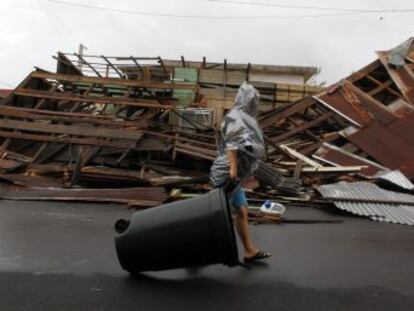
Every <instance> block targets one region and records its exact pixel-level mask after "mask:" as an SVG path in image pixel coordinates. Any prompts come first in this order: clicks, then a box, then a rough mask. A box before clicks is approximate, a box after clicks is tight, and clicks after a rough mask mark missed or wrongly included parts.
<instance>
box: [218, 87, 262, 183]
mask: <svg viewBox="0 0 414 311" xmlns="http://www.w3.org/2000/svg"><path fill="white" fill-rule="evenodd" d="M258 104H259V92H258V91H257V90H256V89H255V88H254V87H253V86H252V85H250V84H247V83H246V82H245V83H243V84H242V85H241V86H240V88H239V90H238V92H237V95H236V99H235V103H234V108H233V109H232V110H231V111H230V112H229V113H228V114H227V115H226V116H225V117H224V120H223V123H222V125H221V134H222V139H221V143H220V146H219V150H218V153H219V154H218V157H217V159H216V160H215V161H214V163H213V165H212V166H211V172H210V181H211V183H212V185H213V187H220V186H223V185H224V184H225V182H226V181H227V179H228V177H229V168H230V164H229V160H228V158H227V151H228V150H237V172H238V177H239V179H240V181H243V179H245V178H247V177H249V176H251V175H252V173H253V171H254V169H255V168H256V166H257V161H258V160H260V159H262V158H263V157H264V154H265V147H264V141H263V135H262V132H261V130H260V128H259V125H258V123H257V121H256V119H255V116H256V114H257V110H258Z"/></svg>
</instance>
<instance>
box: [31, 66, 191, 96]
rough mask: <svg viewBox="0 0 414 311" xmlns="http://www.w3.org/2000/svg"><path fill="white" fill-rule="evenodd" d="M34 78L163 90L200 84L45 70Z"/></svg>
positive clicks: (184, 88) (188, 87) (189, 87)
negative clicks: (104, 76) (58, 72)
mask: <svg viewBox="0 0 414 311" xmlns="http://www.w3.org/2000/svg"><path fill="white" fill-rule="evenodd" d="M32 77H33V78H40V79H53V80H57V81H68V82H79V83H97V84H104V85H115V86H132V87H139V88H152V89H161V90H170V89H183V90H192V91H197V90H198V86H197V85H194V84H186V83H175V82H174V83H171V82H165V83H164V82H156V81H138V80H126V79H119V78H99V77H87V76H74V75H66V74H57V73H45V72H36V71H35V72H33V73H32Z"/></svg>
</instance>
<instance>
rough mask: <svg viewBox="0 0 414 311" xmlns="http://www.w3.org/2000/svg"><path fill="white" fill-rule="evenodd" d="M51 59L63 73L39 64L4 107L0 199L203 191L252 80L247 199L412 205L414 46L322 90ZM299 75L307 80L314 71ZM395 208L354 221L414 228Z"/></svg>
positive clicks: (242, 68)
mask: <svg viewBox="0 0 414 311" xmlns="http://www.w3.org/2000/svg"><path fill="white" fill-rule="evenodd" d="M55 58H56V60H57V70H56V73H53V72H48V71H45V70H42V69H39V68H37V69H36V70H35V71H33V72H32V73H30V74H29V75H28V76H27V77H26V78H25V79H24V80H23V81H22V82H21V83H20V84H19V85H18V87H16V89H14V90H13V91H12V92H11V93H10V94H8V95H7V96H6V97H5V98H4V99H3V101H2V104H1V105H0V138H1V141H0V143H1V147H0V170H1V175H0V180H1V181H2V183H0V197H2V198H5V199H39V200H46V199H51V200H76V199H79V200H95V201H110V202H123V203H127V204H129V206H133V207H149V206H155V205H158V204H160V203H161V202H164V201H168V200H176V199H179V198H180V197H186V194H197V193H202V192H205V191H206V190H208V189H209V186H208V183H207V181H208V178H207V177H208V173H209V167H210V164H211V161H212V160H214V158H215V156H216V149H217V144H218V141H219V139H220V133H219V131H218V128H219V125H220V122H221V119H222V117H223V115H224V113H225V112H226V110H228V109H230V108H231V106H232V102H233V99H234V95H235V92H236V90H237V87H238V86H239V85H240V84H241V83H242V82H243V81H245V80H247V81H249V83H252V84H253V85H254V86H255V87H256V88H258V89H259V91H260V92H261V95H262V96H261V97H262V103H261V113H260V114H259V117H258V120H259V123H260V125H261V127H262V129H263V132H264V137H265V140H266V144H267V158H266V160H265V161H263V162H261V163H260V165H259V168H258V170H257V171H256V173H255V176H256V178H257V180H258V181H259V183H258V184H257V185H255V187H253V188H254V190H250V191H249V192H248V195H249V197H250V198H251V199H252V200H255V201H260V200H262V199H274V200H278V201H281V202H285V203H287V205H289V204H297V203H298V202H302V203H304V204H306V203H308V204H315V203H321V204H323V203H324V202H333V203H334V204H335V205H336V206H338V207H339V208H341V209H346V208H344V207H343V206H344V204H345V203H346V204H348V202H345V201H347V200H348V199H349V200H351V201H352V202H354V201H353V200H358V202H357V203H355V202H354V205H356V204H358V205H361V204H362V205H364V204H365V203H367V202H365V201H364V200H365V199H366V198H365V197H363V196H361V197H357V198H354V197H352V196H351V193H352V192H354V190H355V192H358V191H363V190H364V189H370V191H371V192H372V191H374V190H375V191H374V192H375V193H377V192H378V193H379V191H388V192H386V193H387V194H390V193H391V192H390V191H391V190H392V191H405V192H406V193H405V194H404V195H402V194H395V196H396V197H398V198H399V199H398V200H397V201H398V204H400V205H403V207H402V209H400V210H404V213H406V212H407V211H411V209H412V207H410V208H406V207H405V205H412V201H413V200H411V199H407V198H411V194H407V193H412V188H409V187H408V186H407V185H410V184H411V183H410V181H409V180H410V179H411V180H412V179H414V138H413V135H412V134H411V129H412V127H413V125H414V110H413V109H414V39H409V40H407V41H406V42H404V43H403V44H402V45H401V46H399V47H396V48H395V49H392V50H390V51H384V52H377V59H376V60H375V61H374V62H372V63H370V64H368V65H367V66H365V67H364V68H362V69H361V70H359V71H357V72H355V73H353V74H352V75H351V76H349V77H347V78H345V79H344V80H342V81H340V82H338V83H336V84H334V85H332V86H330V87H328V88H326V89H324V88H321V87H316V86H309V85H306V84H303V85H288V84H283V85H282V84H277V83H273V82H272V83H271V82H263V81H257V80H258V79H257V77H259V76H263V75H270V74H273V73H275V72H280V73H283V72H286V70H287V68H285V67H282V66H262V65H254V64H247V65H241V64H229V63H227V61H226V60H225V61H224V62H223V63H221V64H220V63H208V62H207V61H206V59H205V58H204V59H203V61H202V62H189V61H186V60H185V59H184V57H182V58H181V61H172V60H164V59H162V58H160V57H153V58H148V57H145V58H142V57H141V58H139V57H106V56H84V55H79V54H64V53H58V55H57V56H56V57H55ZM295 70H297V71H299V72H301V73H302V74H303V75H304V76H305V78H304V81H303V83H306V81H307V80H308V79H309V78H310V77H311V76H312V75H313V74H314V73H315V72H316V68H312V67H295ZM393 171H396V172H394V173H392V172H393ZM378 180H382V181H383V182H384V180H388V185H389V184H390V183H393V182H394V184H395V180H397V184H398V181H400V182H401V181H403V185H401V184H400V185H397V186H396V187H394V189H388V190H381V189H380V188H378V186H377V185H374V184H373V182H375V181H378ZM338 182H340V183H339V184H338ZM330 184H333V185H330ZM343 185H348V186H347V187H348V188H349V189H353V190H352V191H351V192H349V191H348V192H346V191H345V192H343V196H341V197H340V198H339V197H336V196H334V195H331V194H332V193H331V192H329V191H328V189H330V190H332V191H334V190H335V189H337V187H339V186H341V187H343ZM378 185H379V186H381V183H378ZM411 185H412V184H411ZM373 187H375V189H374V188H373ZM407 187H408V188H407ZM410 187H411V186H410ZM177 188H179V189H180V190H181V191H178V192H177V191H175V192H174V193H175V194H174V195H167V194H166V193H169V192H170V191H171V190H173V189H177ZM315 188H317V189H318V191H319V192H320V193H322V196H319V194H318V192H315V191H314V189H315ZM377 188H378V189H377ZM358 189H359V190H358ZM328 192H329V195H327V194H326V193H328ZM334 192H335V191H334ZM177 193H179V195H177ZM381 193H385V192H381ZM390 196H393V194H390ZM383 199H384V200H385V201H386V203H390V202H388V201H387V199H386V198H383ZM406 199H407V204H403V202H400V201H401V200H403V201H404V202H405V200H406ZM338 200H339V201H340V202H339V201H338ZM370 200H371V199H370ZM371 201H372V200H371ZM371 201H370V202H368V203H370V204H371V205H372V204H376V203H378V204H379V203H381V204H382V201H381V202H374V203H373V202H371ZM385 201H384V202H385ZM338 202H339V203H338ZM384 204H385V203H384ZM390 204H391V205H392V206H388V205H387V207H384V206H385V205H384V206H383V208H382V211H383V214H384V215H385V214H387V213H388V212H386V210H389V209H392V210H393V212H392V213H394V214H393V215H394V216H392V217H391V216H389V215H388V214H387V215H386V216H384V215H383V216H380V215H379V214H378V213H376V212H375V208H374V209H372V210H371V212H370V213H368V212H367V213H365V212H364V213H362V212H361V213H360V212H357V214H364V215H367V216H369V217H371V218H372V219H375V220H384V221H391V222H396V223H404V224H414V222H412V221H411V220H410V221H405V220H403V219H402V218H399V217H400V216H401V214H399V216H398V215H397V216H395V215H396V214H398V213H399V212H398V211H399V209H398V207H396V206H395V204H394V203H392V202H391V203H390ZM361 208H363V207H361ZM347 210H349V209H347ZM359 210H360V209H359ZM351 212H355V209H353V210H351ZM407 213H408V212H407ZM381 215H382V214H381ZM387 217H388V218H387ZM390 217H391V218H390ZM393 217H394V218H393ZM410 217H411V216H410ZM404 219H408V218H407V217H406V218H404ZM410 219H411V218H410Z"/></svg>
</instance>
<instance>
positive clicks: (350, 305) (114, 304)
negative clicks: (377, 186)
mask: <svg viewBox="0 0 414 311" xmlns="http://www.w3.org/2000/svg"><path fill="white" fill-rule="evenodd" d="M287 213H288V214H287V215H286V216H287V217H289V218H291V219H298V218H300V219H342V220H343V221H344V222H343V223H339V224H284V225H259V226H253V227H252V234H253V237H254V240H255V241H256V242H257V244H259V245H260V246H262V247H263V249H264V250H266V251H271V252H272V253H273V257H272V258H271V259H270V260H268V261H267V262H266V263H263V264H261V265H256V266H254V267H253V269H252V270H250V271H248V270H245V269H243V268H239V267H237V268H232V269H229V268H226V267H224V266H210V267H206V268H203V269H200V270H198V271H188V270H184V269H183V270H174V271H167V272H158V273H147V274H145V275H143V276H142V277H141V278H139V279H134V278H131V277H129V276H128V274H127V273H126V272H124V271H122V269H121V268H120V267H119V265H118V262H117V259H116V255H115V250H114V242H113V237H114V232H113V223H114V221H115V220H116V219H118V218H121V217H128V215H129V214H130V211H128V210H125V209H123V208H121V207H119V206H117V205H97V204H73V203H43V202H13V201H0V310H180V311H182V310H226V311H228V310H319V311H320V310H347V311H349V310H376V311H378V310H387V311H388V310H410V311H412V310H414V227H407V226H399V225H391V224H384V223H376V222H372V221H369V220H366V219H362V218H354V217H348V216H344V215H340V214H334V213H332V212H330V213H329V212H326V211H320V210H316V209H312V208H291V209H289V210H288V212H287Z"/></svg>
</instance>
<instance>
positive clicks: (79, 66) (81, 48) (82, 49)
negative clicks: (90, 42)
mask: <svg viewBox="0 0 414 311" xmlns="http://www.w3.org/2000/svg"><path fill="white" fill-rule="evenodd" d="M86 50H88V48H87V47H86V46H85V45H84V44H83V43H81V44H79V52H78V55H79V56H80V58H79V60H78V69H79V70H80V71H82V65H83V64H82V60H81V59H82V58H83V52H85V51H86Z"/></svg>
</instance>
